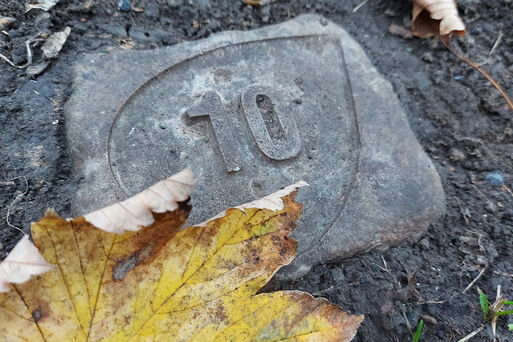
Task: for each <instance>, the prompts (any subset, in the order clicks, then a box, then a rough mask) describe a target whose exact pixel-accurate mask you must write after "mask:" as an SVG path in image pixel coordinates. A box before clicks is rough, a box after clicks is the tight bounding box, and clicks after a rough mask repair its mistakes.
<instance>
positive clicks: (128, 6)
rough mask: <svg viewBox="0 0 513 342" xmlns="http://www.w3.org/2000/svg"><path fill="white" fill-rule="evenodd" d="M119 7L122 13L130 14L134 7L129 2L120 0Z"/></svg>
mask: <svg viewBox="0 0 513 342" xmlns="http://www.w3.org/2000/svg"><path fill="white" fill-rule="evenodd" d="M118 7H119V9H120V10H121V11H124V12H129V11H131V10H132V5H131V4H130V1H128V0H119V2H118Z"/></svg>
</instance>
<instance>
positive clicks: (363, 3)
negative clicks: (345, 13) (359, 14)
mask: <svg viewBox="0 0 513 342" xmlns="http://www.w3.org/2000/svg"><path fill="white" fill-rule="evenodd" d="M368 1H369V0H363V1H362V2H361V3H360V4H359V5H358V6H356V7H355V8H353V13H356V11H358V10H359V9H360V8H362V7H363V5H365V4H366V3H367V2H368Z"/></svg>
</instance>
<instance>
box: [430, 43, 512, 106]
mask: <svg viewBox="0 0 513 342" xmlns="http://www.w3.org/2000/svg"><path fill="white" fill-rule="evenodd" d="M440 41H441V42H442V43H443V44H444V45H445V47H446V48H447V49H449V51H451V52H452V53H453V54H454V55H455V56H456V57H458V58H459V59H461V60H462V61H464V62H465V63H467V64H468V65H470V66H471V67H473V68H474V69H476V70H477V71H479V72H480V73H481V74H482V75H483V76H484V77H486V79H487V80H488V81H490V83H491V84H492V85H493V86H494V87H495V88H496V89H497V90H498V91H499V93H501V95H502V97H504V99H505V100H506V102H507V103H508V105H509V109H510V110H513V101H511V99H510V98H509V96H508V94H506V92H505V91H504V89H502V87H501V86H500V85H499V83H497V82H496V81H495V80H494V79H493V78H492V76H490V75H489V74H488V73H487V72H486V71H484V70H483V69H481V68H480V67H479V66H478V65H477V64H476V63H474V62H472V61H471V60H470V59H468V58H467V57H465V56H463V55H462V54H461V53H459V52H457V51H456V50H454V49H453V48H452V47H451V44H450V42H449V38H448V37H447V38H445V39H442V38H441V39H440Z"/></svg>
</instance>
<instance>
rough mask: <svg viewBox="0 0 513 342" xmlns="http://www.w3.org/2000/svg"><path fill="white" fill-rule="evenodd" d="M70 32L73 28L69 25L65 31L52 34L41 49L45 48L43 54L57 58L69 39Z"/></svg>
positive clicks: (47, 57) (46, 56) (50, 57)
mask: <svg viewBox="0 0 513 342" xmlns="http://www.w3.org/2000/svg"><path fill="white" fill-rule="evenodd" d="M70 32H71V28H70V27H69V26H68V27H66V28H65V29H64V31H61V32H56V33H54V34H52V35H51V36H50V37H49V38H48V39H47V40H46V42H45V43H44V44H43V47H42V48H41V50H43V56H44V57H45V58H46V59H52V58H57V57H58V56H59V52H60V51H61V49H62V47H63V46H64V43H65V42H66V40H67V39H68V36H69V34H70Z"/></svg>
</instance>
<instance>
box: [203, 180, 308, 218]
mask: <svg viewBox="0 0 513 342" xmlns="http://www.w3.org/2000/svg"><path fill="white" fill-rule="evenodd" d="M304 186H309V184H308V183H307V182H305V181H299V182H297V183H295V184H292V185H289V186H287V187H285V188H283V189H281V190H278V191H276V192H275V193H272V194H270V195H268V196H265V197H262V198H259V199H257V200H254V201H252V202H248V203H244V204H241V205H238V206H236V207H234V208H235V209H239V210H240V211H242V212H245V209H247V208H257V209H269V210H272V211H276V210H282V209H283V200H282V197H284V196H287V195H288V194H290V193H291V192H293V191H295V190H296V189H298V188H302V187H304ZM225 215H226V210H225V211H223V212H221V213H219V214H217V215H216V216H214V217H212V218H211V219H210V220H207V221H205V222H202V223H200V224H199V225H198V227H204V226H205V225H206V224H207V223H208V222H210V221H213V220H215V219H218V218H221V217H224V216H225Z"/></svg>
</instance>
